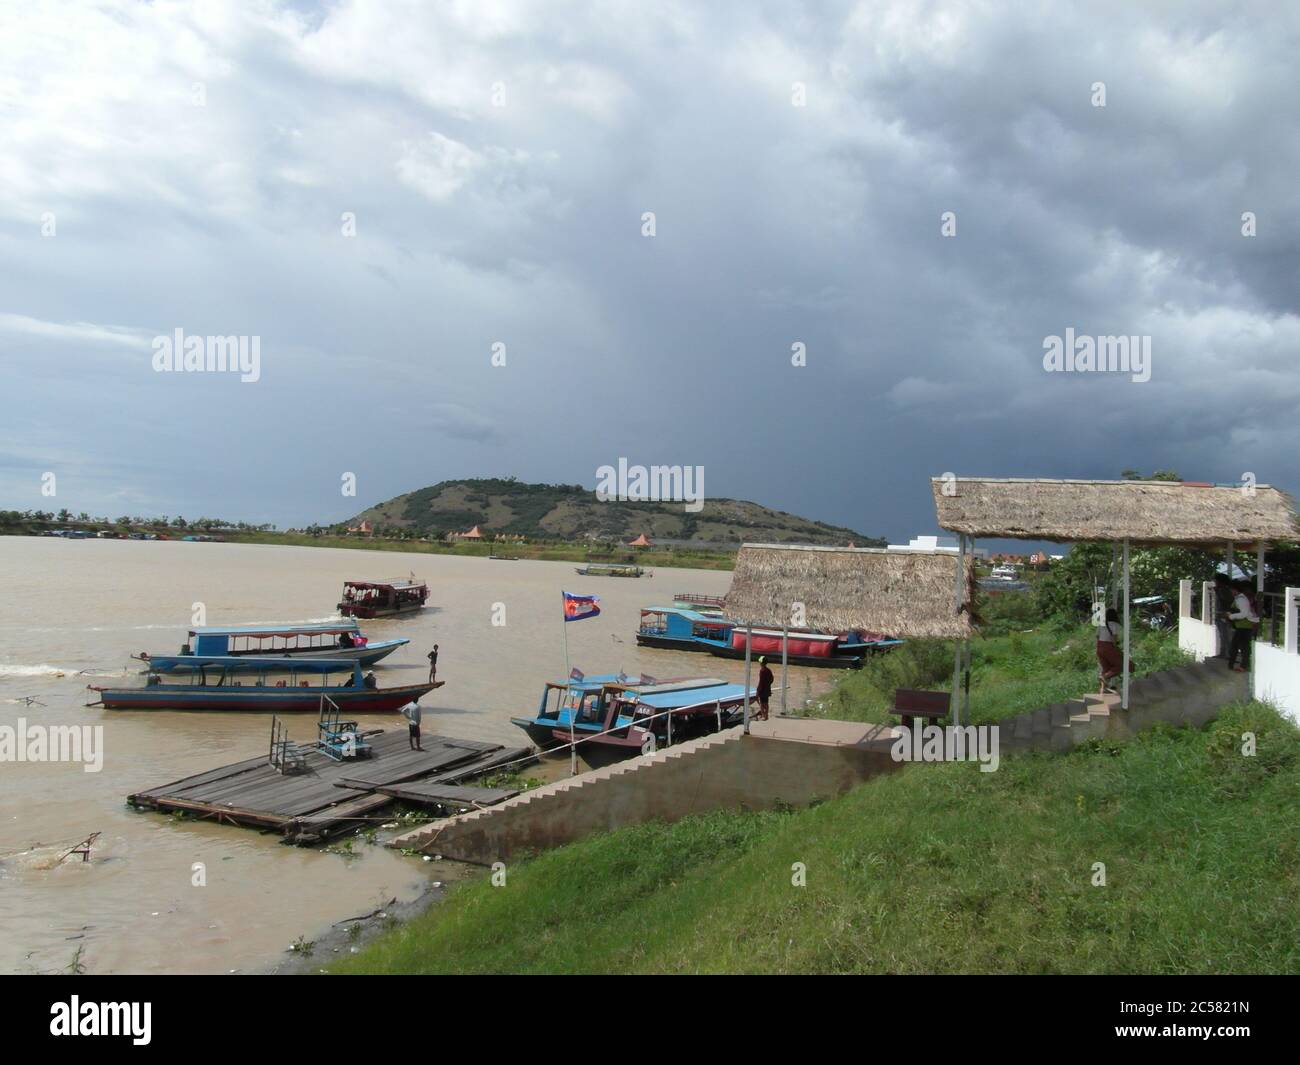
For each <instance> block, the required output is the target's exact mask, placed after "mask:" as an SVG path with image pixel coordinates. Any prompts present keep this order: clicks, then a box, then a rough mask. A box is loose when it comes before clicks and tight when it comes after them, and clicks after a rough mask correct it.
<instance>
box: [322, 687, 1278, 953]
mask: <svg viewBox="0 0 1300 1065" xmlns="http://www.w3.org/2000/svg"><path fill="white" fill-rule="evenodd" d="M1246 732H1249V733H1253V734H1254V735H1255V737H1256V742H1257V745H1258V750H1257V753H1256V754H1255V755H1254V756H1253V757H1247V756H1245V755H1243V753H1242V741H1241V737H1242V734H1243V733H1246ZM1298 798H1300V733H1298V732H1297V730H1296V728H1295V727H1294V726H1292V725H1291V724H1290V723H1289V722H1287V721H1285V720H1284V719H1282V718H1281V717H1280V716H1279V715H1278V714H1277V713H1276V712H1275V711H1273V710H1271V709H1270V708H1268V707H1265V706H1262V705H1260V704H1257V703H1251V704H1244V705H1241V706H1236V707H1231V708H1226V709H1225V710H1224V711H1223V712H1222V714H1221V716H1220V717H1219V719H1218V721H1217V722H1216V723H1214V724H1213V725H1211V726H1208V727H1207V728H1206V729H1204V730H1187V729H1183V730H1173V729H1167V728H1165V729H1158V730H1155V731H1153V732H1151V733H1148V734H1145V735H1144V736H1142V737H1140V738H1138V739H1136V740H1133V741H1131V742H1128V743H1124V744H1119V745H1102V744H1093V745H1091V746H1089V747H1083V748H1079V749H1077V750H1075V751H1073V752H1071V753H1069V754H1066V755H1038V754H1024V755H1018V756H1013V757H1011V758H1007V759H1005V760H1004V761H1003V763H1002V766H1001V768H1000V769H999V770H998V771H997V772H995V773H980V772H978V771H977V769H976V768H975V766H973V765H970V764H944V765H926V766H911V767H908V768H906V769H904V770H903V771H902V772H899V773H894V774H890V775H888V776H885V777H881V778H878V779H876V780H873V781H869V782H867V783H866V784H863V785H861V786H860V787H858V788H856V789H855V790H853V791H851V792H849V793H848V794H846V795H844V796H842V797H840V798H839V799H836V800H834V801H831V802H827V803H824V804H822V805H820V806H817V807H814V808H811V809H805V810H799V811H796V812H788V813H761V814H754V813H749V814H740V813H736V814H731V813H717V814H710V815H708V816H704V817H695V818H689V819H687V820H684V821H680V822H678V823H676V824H674V825H662V824H647V825H641V826H638V827H635V828H630V829H624V830H621V831H618V832H614V833H611V834H609V835H605V836H598V837H593V838H590V839H587V840H584V841H581V842H579V843H575V844H572V845H570V846H566V847H563V848H560V849H558V850H555V851H552V852H550V853H547V854H544V855H542V856H541V857H539V858H537V859H535V860H533V861H529V862H520V863H517V864H513V865H511V866H510V867H509V868H508V869H507V871H506V875H507V879H506V884H505V886H503V887H494V886H492V885H491V884H490V882H489V881H488V880H487V879H483V880H479V881H476V882H471V883H467V884H465V885H463V886H461V887H458V888H457V889H455V891H454V892H453V894H452V896H451V897H450V898H449V899H448V900H447V901H446V902H445V903H444V904H442V905H440V906H438V907H436V908H434V909H432V910H430V911H428V912H427V913H425V914H424V915H422V916H421V917H419V918H417V919H416V920H414V921H413V922H412V923H410V924H409V925H406V926H404V927H402V928H399V929H397V930H395V931H394V932H392V933H389V934H387V935H385V936H383V937H381V938H380V939H379V940H377V941H376V942H375V944H373V945H372V946H370V947H369V948H367V949H365V950H364V951H363V952H362V953H361V954H359V955H357V956H355V957H354V958H351V959H348V960H345V961H342V962H341V963H339V964H337V965H335V966H333V967H332V971H336V972H385V973H407V972H448V973H480V972H483V973H488V972H587V973H624V972H788V973H813V972H825V973H843V972H889V973H919V972H1007V973H1053V972H1077V973H1103V972H1104V973H1121V972H1122V973H1241V972H1266V973H1280V972H1289V973H1294V972H1297V971H1300V876H1298V875H1297V873H1296V870H1297V868H1300V819H1298V818H1296V816H1295V809H1296V801H1297V799H1298ZM800 866H802V868H803V869H804V870H805V874H806V886H802V887H800V886H795V884H794V882H793V881H794V879H795V874H796V870H797V869H798V868H799V867H800ZM1103 874H1104V883H1099V878H1100V877H1101V876H1102V875H1103Z"/></svg>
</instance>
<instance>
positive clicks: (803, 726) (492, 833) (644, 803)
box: [388, 718, 899, 865]
mask: <svg viewBox="0 0 1300 1065" xmlns="http://www.w3.org/2000/svg"><path fill="white" fill-rule="evenodd" d="M894 734H895V733H894V730H893V729H892V728H889V727H888V726H882V725H864V724H858V723H854V722H848V721H813V720H802V719H797V718H781V719H779V720H774V721H756V722H753V723H752V724H751V731H750V735H748V736H746V735H744V730H743V729H742V728H740V727H739V726H737V727H736V728H731V729H727V730H725V731H723V732H719V733H717V734H715V735H712V736H705V737H702V738H700V739H696V740H689V741H687V742H686V743H680V744H677V745H675V746H673V747H669V748H667V749H666V750H662V751H657V752H656V753H654V754H651V755H642V756H640V757H636V758H631V759H629V760H628V761H626V762H620V763H618V764H617V765H612V766H606V767H604V768H602V769H594V770H592V771H590V772H587V773H581V774H579V775H578V776H575V777H570V778H568V779H567V780H561V781H557V782H556V783H553V784H546V785H544V786H542V787H540V788H534V789H533V790H532V791H527V792H524V793H523V794H522V795H518V796H516V797H515V798H513V799H508V800H506V801H505V802H503V803H501V804H499V805H497V806H493V807H491V808H490V809H486V810H475V811H474V812H472V813H468V814H461V815H460V816H458V817H452V818H448V819H447V820H445V821H439V822H437V823H435V824H432V825H426V826H425V827H423V828H419V829H416V830H415V831H413V832H407V833H405V834H403V835H401V836H398V837H396V838H395V839H393V840H391V841H389V844H388V845H389V846H390V847H397V848H403V849H414V850H418V851H420V852H422V853H425V854H441V855H442V856H443V857H446V858H454V859H456V860H458V861H464V862H475V863H478V864H481V865H490V864H491V863H493V862H497V861H508V860H510V859H512V858H518V857H521V856H523V855H526V854H529V853H536V852H539V851H542V850H546V849H548V848H550V847H558V846H560V845H562V844H564V843H570V842H572V841H573V840H576V839H581V838H582V837H584V836H588V835H591V834H592V833H595V832H609V831H613V830H614V829H617V828H623V827H625V826H627V825H635V824H641V823H642V822H644V821H677V820H680V819H681V818H683V817H686V816H687V815H689V814H695V813H704V812H706V811H710V810H739V809H749V810H758V809H770V808H772V807H774V806H777V805H782V804H788V805H791V806H806V805H808V804H809V803H811V802H815V801H817V800H820V799H829V798H833V797H834V796H836V795H839V794H841V793H842V792H845V791H848V790H849V789H850V788H852V787H854V786H855V785H857V784H860V783H861V782H862V781H864V780H866V779H868V778H869V777H872V776H875V775H876V774H878V773H885V772H889V771H891V770H894V769H898V768H899V763H897V762H895V761H894V760H893V759H892V758H891V757H890V754H889V748H890V744H891V743H892V742H893V739H894Z"/></svg>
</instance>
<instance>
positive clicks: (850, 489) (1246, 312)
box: [0, 0, 1300, 540]
mask: <svg viewBox="0 0 1300 1065" xmlns="http://www.w3.org/2000/svg"><path fill="white" fill-rule="evenodd" d="M1037 7H1038V5H1019V4H1017V5H1009V4H984V3H957V2H952V3H929V4H927V3H918V2H913V0H900V2H897V3H895V2H874V3H860V4H852V3H825V4H806V5H798V4H794V3H766V4H754V3H735V4H724V3H707V4H706V3H694V4H673V3H662V2H651V0H647V2H638V3H619V4H606V3H594V2H588V3H580V4H565V3H558V2H550V0H548V2H546V3H540V2H539V3H488V2H484V0H470V2H464V3H437V4H434V3H414V2H413V3H399V2H393V0H388V2H379V0H375V2H373V3H362V2H356V3H353V2H342V3H329V4H322V5H317V4H308V3H301V2H299V3H271V2H243V3H240V4H228V3H224V2H211V3H206V2H205V3H169V2H158V3H154V4H148V5H146V4H141V3H129V2H116V3H114V2H103V3H98V4H95V5H93V6H91V5H83V4H78V3H55V4H48V5H46V4H39V3H34V2H26V0H24V2H22V3H7V2H6V3H3V4H0V277H3V285H2V286H0V359H2V360H3V361H2V363H0V365H2V366H3V375H4V400H5V404H4V416H3V418H2V419H0V507H5V508H17V509H27V508H39V509H56V508H57V506H67V507H69V508H70V509H73V510H74V511H76V510H82V509H84V510H88V511H91V512H92V513H106V514H108V515H110V516H112V517H116V516H117V515H119V514H133V513H143V514H170V515H176V514H184V515H185V516H187V517H198V516H200V515H211V516H221V517H227V518H232V519H239V518H242V519H247V520H253V521H274V522H278V523H279V524H280V525H281V526H282V527H285V526H289V525H296V524H304V523H306V522H309V521H311V520H335V519H339V518H343V517H346V516H348V515H350V514H352V513H355V512H356V511H357V510H359V509H361V508H362V507H363V506H366V505H369V504H371V503H374V502H377V501H380V500H382V499H385V498H388V497H390V496H392V495H395V494H397V493H399V492H403V491H408V490H411V489H414V488H418V487H422V486H424V485H426V484H431V483H433V482H436V481H439V480H443V479H448V478H457V477H465V476H507V475H514V476H517V477H519V478H520V479H521V480H528V481H550V482H564V483H582V484H586V485H589V486H591V487H593V488H594V487H595V485H596V469H597V468H598V467H599V466H601V465H604V464H607V463H608V464H615V463H617V461H618V459H619V458H620V457H623V458H626V459H627V461H628V462H630V463H641V464H645V465H650V464H671V463H683V464H692V465H696V464H698V465H702V466H703V467H704V469H705V485H704V487H705V493H706V495H718V496H733V497H741V498H748V499H753V500H756V501H758V502H761V503H764V504H767V505H770V506H774V507H778V508H780V509H783V510H789V511H794V512H798V513H801V514H804V515H806V516H808V517H812V518H818V519H822V520H825V521H830V522H835V523H840V524H846V525H849V526H852V527H854V528H857V529H860V530H862V531H864V532H867V533H871V534H880V535H886V536H889V537H890V538H891V539H894V540H897V539H898V538H900V537H906V536H908V535H912V534H916V533H921V532H932V531H935V530H934V509H933V505H932V503H931V500H930V494H929V485H928V478H929V477H930V476H932V475H937V474H942V473H944V472H946V471H952V472H955V473H957V474H958V475H962V476H1051V477H1116V476H1118V475H1119V473H1120V471H1121V470H1122V469H1124V468H1126V467H1138V468H1141V469H1143V470H1144V471H1150V470H1153V469H1156V468H1161V467H1172V468H1174V469H1177V470H1178V471H1179V472H1180V473H1181V474H1182V475H1183V476H1184V477H1186V478H1188V479H1197V480H1218V481H1234V480H1237V479H1238V478H1239V477H1240V476H1241V475H1242V473H1243V472H1246V471H1250V472H1252V473H1254V474H1255V476H1256V478H1257V479H1258V481H1259V482H1260V483H1274V484H1278V485H1280V486H1282V487H1284V488H1286V489H1288V490H1295V489H1297V488H1300V477H1298V476H1297V474H1298V473H1300V448H1298V447H1297V444H1300V427H1298V426H1297V418H1296V413H1297V409H1298V403H1297V401H1298V400H1300V368H1298V360H1297V351H1300V318H1297V303H1298V297H1297V291H1298V288H1297V286H1298V284H1300V262H1298V261H1297V254H1296V253H1297V233H1298V232H1300V228H1298V224H1300V197H1298V196H1297V184H1296V181H1297V177H1296V176H1297V174H1300V128H1298V127H1300V118H1298V117H1297V114H1296V110H1295V104H1296V101H1297V99H1300V91H1298V88H1300V85H1298V83H1300V74H1298V73H1297V71H1300V64H1298V63H1297V59H1296V57H1297V54H1298V53H1300V5H1295V4H1288V3H1267V4H1251V3H1231V4H1229V3H1216V4H1210V3H1198V2H1195V0H1177V2H1170V3H1145V4H1141V5H1136V4H1133V3H1132V2H1131V0H1122V2H1105V0H1102V2H1098V0H1090V2H1087V3H1078V4H1052V5H1043V10H1042V11H1041V12H1040V11H1036V10H1033V9H1036V8H1037ZM1024 8H1029V9H1031V11H1030V12H1028V13H1027V12H1026V11H1025V10H1023V9H1024ZM1098 83H1101V84H1102V86H1103V90H1102V91H1104V103H1105V106H1097V103H1098V102H1099V100H1100V94H1099V90H1098V87H1097V85H1098ZM646 212H653V214H654V227H655V232H654V235H653V236H646V235H643V228H644V226H643V216H644V215H645V214H646ZM945 212H953V214H954V215H955V226H956V232H955V235H952V236H945V235H944V234H943V232H942V229H941V227H942V223H943V218H944V213H945ZM1245 212H1252V213H1253V217H1254V226H1255V232H1256V235H1254V236H1246V235H1244V234H1243V226H1244V223H1243V214H1244V213H1245ZM345 215H348V216H350V217H352V218H353V219H354V220H355V235H351V236H350V235H346V232H345V231H346V230H347V229H348V228H349V227H348V226H347V224H346V221H345V218H344V216H345ZM178 328H179V329H183V330H184V332H185V334H186V335H197V336H207V335H222V336H235V335H243V336H249V337H258V338H260V341H259V342H260V353H261V359H260V378H259V380H257V381H256V382H242V381H240V380H239V377H238V375H234V374H224V375H218V374H211V373H174V372H173V373H160V372H157V371H156V370H155V369H154V367H153V365H152V363H153V358H154V349H153V342H154V338H155V337H157V336H160V335H167V336H170V335H172V334H173V333H174V331H175V330H176V329H178ZM1067 329H1073V330H1074V331H1075V333H1076V334H1081V335H1082V334H1088V335H1125V336H1128V335H1133V336H1148V337H1150V338H1151V340H1150V343H1151V365H1150V380H1149V381H1146V382H1135V381H1134V380H1132V375H1130V374H1121V373H1095V372H1094V373H1083V372H1073V373H1070V372H1063V373H1049V372H1046V371H1045V370H1044V366H1043V356H1044V339H1045V338H1046V337H1048V336H1051V335H1060V336H1063V335H1064V334H1065V331H1066V330H1067ZM498 343H499V344H504V345H505V349H504V350H505V363H506V364H505V365H504V366H494V365H492V353H493V345H494V344H498ZM798 343H802V344H804V345H806V351H807V364H806V365H803V366H796V365H792V358H791V352H792V345H795V344H798ZM498 350H500V349H498ZM45 472H54V473H55V474H56V476H57V478H58V480H57V487H58V495H57V497H56V498H54V499H50V498H46V497H43V496H42V495H41V494H40V489H41V476H42V474H43V473H45ZM345 472H352V473H355V474H356V478H357V495H356V498H355V499H350V498H345V497H344V496H343V495H342V494H341V491H340V485H341V477H342V475H343V474H344V473H345Z"/></svg>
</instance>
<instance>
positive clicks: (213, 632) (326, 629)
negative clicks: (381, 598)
mask: <svg viewBox="0 0 1300 1065" xmlns="http://www.w3.org/2000/svg"><path fill="white" fill-rule="evenodd" d="M360 628H361V625H360V623H359V622H357V620H356V619H355V618H344V619H343V620H342V621H330V622H324V623H321V624H313V625H239V626H235V627H233V628H218V627H214V626H205V627H202V628H194V629H190V635H191V636H284V637H289V636H330V635H334V634H336V633H344V632H357V631H358V630H359V629H360Z"/></svg>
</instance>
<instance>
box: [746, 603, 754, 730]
mask: <svg viewBox="0 0 1300 1065" xmlns="http://www.w3.org/2000/svg"><path fill="white" fill-rule="evenodd" d="M753 644H754V623H753V622H746V623H745V735H746V736H748V735H749V660H750V657H751V656H750V651H751V648H752V647H753Z"/></svg>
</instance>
